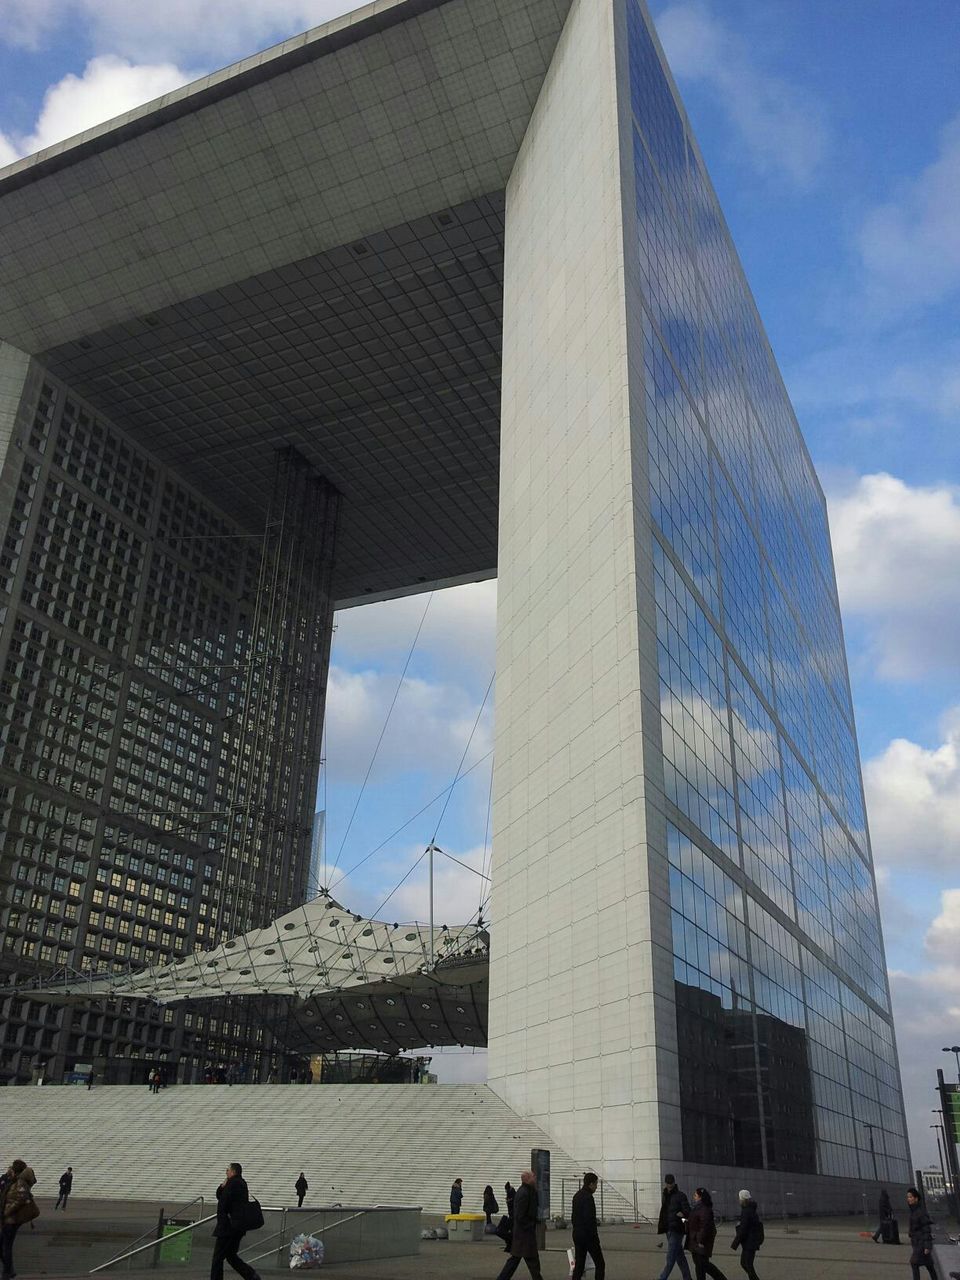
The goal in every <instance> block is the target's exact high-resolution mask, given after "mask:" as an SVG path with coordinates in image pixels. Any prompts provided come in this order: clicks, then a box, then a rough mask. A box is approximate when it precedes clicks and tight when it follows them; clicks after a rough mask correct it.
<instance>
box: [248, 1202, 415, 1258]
mask: <svg viewBox="0 0 960 1280" xmlns="http://www.w3.org/2000/svg"><path fill="white" fill-rule="evenodd" d="M338 1207H339V1206H337V1205H327V1206H326V1209H325V1210H321V1212H327V1211H329V1210H330V1209H331V1208H333V1209H336V1208H338ZM390 1207H392V1206H389V1205H379V1204H372V1205H369V1206H368V1207H366V1208H364V1209H358V1210H357V1212H356V1213H351V1214H349V1215H348V1216H347V1217H346V1218H339V1219H338V1220H337V1221H336V1222H325V1223H324V1224H323V1233H324V1235H326V1234H327V1233H328V1232H329V1231H333V1230H335V1229H336V1228H337V1227H342V1226H344V1225H345V1224H346V1223H348V1222H356V1221H357V1219H358V1218H362V1217H363V1216H364V1214H366V1213H371V1212H373V1211H374V1210H376V1209H384V1208H390ZM288 1212H289V1213H291V1214H303V1213H308V1214H310V1215H312V1216H313V1217H316V1212H317V1211H316V1210H312V1209H289V1210H288V1209H282V1210H281V1212H280V1230H279V1231H272V1232H271V1233H270V1235H268V1236H266V1237H264V1238H265V1239H267V1240H272V1239H274V1238H275V1237H276V1236H279V1237H280V1239H279V1240H278V1241H277V1243H276V1245H274V1246H272V1247H271V1248H269V1249H264V1251H263V1253H257V1254H254V1256H253V1257H252V1258H248V1259H247V1261H248V1262H262V1261H263V1259H264V1258H269V1257H270V1256H271V1255H272V1254H276V1255H277V1257H278V1259H279V1257H280V1255H281V1254H282V1253H283V1250H284V1249H285V1248H286V1247H287V1245H288V1243H289V1241H288V1240H287V1214H288ZM260 1243H261V1244H262V1243H263V1241H262V1240H261V1241H260Z"/></svg>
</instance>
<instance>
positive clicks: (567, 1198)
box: [560, 1178, 660, 1224]
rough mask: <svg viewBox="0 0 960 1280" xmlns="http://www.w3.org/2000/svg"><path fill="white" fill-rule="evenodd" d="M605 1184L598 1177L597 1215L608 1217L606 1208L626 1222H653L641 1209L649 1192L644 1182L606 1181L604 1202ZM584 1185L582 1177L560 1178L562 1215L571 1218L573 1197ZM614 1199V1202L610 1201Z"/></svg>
mask: <svg viewBox="0 0 960 1280" xmlns="http://www.w3.org/2000/svg"><path fill="white" fill-rule="evenodd" d="M604 1185H605V1180H604V1179H603V1178H600V1179H598V1182H597V1191H596V1200H597V1216H598V1217H600V1218H604V1217H606V1212H605V1211H606V1210H609V1211H610V1213H612V1214H613V1215H615V1216H616V1217H618V1218H623V1219H624V1220H625V1221H626V1222H632V1223H634V1224H637V1223H641V1222H651V1221H652V1219H651V1218H649V1217H648V1216H647V1215H646V1214H645V1213H643V1212H642V1211H641V1209H640V1203H641V1201H642V1200H643V1198H644V1194H645V1193H646V1192H648V1190H649V1189H648V1188H647V1186H646V1185H645V1184H644V1183H641V1182H637V1181H633V1182H621V1181H617V1182H606V1187H607V1192H608V1194H607V1201H608V1203H607V1204H605V1203H604ZM582 1186H583V1180H582V1179H581V1178H561V1179H560V1217H561V1218H566V1219H569V1216H570V1206H571V1205H572V1203H573V1197H574V1196H575V1195H576V1193H577V1192H578V1191H579V1190H580V1188H581V1187H582ZM656 1195H657V1198H658V1199H659V1195H660V1188H659V1187H657V1189H656ZM610 1201H612V1203H609V1202H610Z"/></svg>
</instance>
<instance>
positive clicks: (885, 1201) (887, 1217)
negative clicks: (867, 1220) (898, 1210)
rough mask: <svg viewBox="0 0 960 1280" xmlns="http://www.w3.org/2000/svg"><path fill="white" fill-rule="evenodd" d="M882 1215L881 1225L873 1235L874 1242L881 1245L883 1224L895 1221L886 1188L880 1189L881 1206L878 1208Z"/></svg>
mask: <svg viewBox="0 0 960 1280" xmlns="http://www.w3.org/2000/svg"><path fill="white" fill-rule="evenodd" d="M878 1208H879V1214H880V1225H879V1226H878V1227H877V1229H876V1231H875V1232H874V1233H873V1238H874V1241H875V1242H876V1243H877V1244H879V1243H880V1237H881V1236H882V1235H883V1224H884V1223H885V1222H890V1221H891V1220H892V1219H893V1205H892V1204H891V1203H890V1193H889V1192H888V1191H887V1188H886V1187H881V1189H880V1204H879V1206H878Z"/></svg>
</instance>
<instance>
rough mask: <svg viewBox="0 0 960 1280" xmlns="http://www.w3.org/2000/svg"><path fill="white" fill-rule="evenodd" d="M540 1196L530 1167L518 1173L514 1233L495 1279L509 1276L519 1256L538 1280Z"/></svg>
mask: <svg viewBox="0 0 960 1280" xmlns="http://www.w3.org/2000/svg"><path fill="white" fill-rule="evenodd" d="M539 1212H540V1197H539V1196H538V1194H537V1178H536V1175H535V1174H534V1173H533V1171H532V1170H531V1169H524V1171H523V1173H522V1174H521V1175H520V1186H519V1188H518V1189H517V1198H516V1199H515V1200H514V1202H513V1237H512V1239H511V1241H510V1257H509V1258H508V1259H507V1260H506V1262H505V1263H504V1264H503V1269H502V1270H501V1272H500V1274H499V1276H497V1280H509V1278H510V1276H512V1275H513V1273H514V1272H515V1271H516V1269H517V1268H518V1267H519V1266H520V1261H521V1259H522V1260H523V1261H524V1262H525V1263H526V1264H527V1270H528V1271H529V1272H530V1274H531V1275H532V1276H533V1278H534V1280H541V1276H542V1272H541V1271H540V1252H539V1250H538V1249H537V1220H538V1217H539Z"/></svg>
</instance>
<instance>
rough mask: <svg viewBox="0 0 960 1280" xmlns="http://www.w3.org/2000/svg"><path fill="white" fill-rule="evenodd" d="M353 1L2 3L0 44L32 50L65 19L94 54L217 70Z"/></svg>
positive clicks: (33, 0) (47, 0) (74, 0)
mask: <svg viewBox="0 0 960 1280" xmlns="http://www.w3.org/2000/svg"><path fill="white" fill-rule="evenodd" d="M358 7H359V6H358V4H357V0H243V3H242V4H237V3H235V0H203V3H202V4H198V3H197V2H196V0H163V3H161V4H147V3H137V2H136V0H134V2H133V3H131V2H130V0H0V17H2V34H0V39H2V40H3V41H4V42H5V43H7V44H13V45H20V46H23V47H27V48H34V49H35V48H38V47H40V46H41V45H42V44H43V42H44V41H46V40H49V39H50V38H51V37H52V36H53V35H54V34H55V33H56V31H57V30H58V28H60V27H62V26H63V25H64V24H66V23H67V22H76V23H78V24H81V25H82V26H83V27H84V28H85V29H86V30H87V31H89V33H90V40H91V43H92V45H93V47H94V48H95V49H97V50H98V51H101V52H108V53H117V54H120V55H121V56H124V57H128V58H134V59H137V58H140V57H141V56H142V55H143V51H144V49H149V50H150V52H151V56H153V57H159V58H162V59H167V58H170V59H173V60H174V61H177V60H180V59H182V58H190V59H191V60H193V59H197V58H199V59H201V60H202V61H215V62H217V63H218V64H219V65H222V64H223V63H224V62H225V61H232V60H234V59H237V58H241V57H244V56H245V55H247V54H250V53H255V52H256V51H257V50H259V49H262V48H264V46H265V45H269V44H274V43H276V42H277V41H279V40H282V39H285V38H287V37H289V36H293V35H297V34H299V33H300V32H301V31H305V30H306V29H307V28H309V27H313V26H317V25H319V24H320V23H323V22H327V21H329V20H330V19H331V18H336V17H339V16H340V15H341V14H344V13H349V12H350V11H351V10H352V9H356V8H358Z"/></svg>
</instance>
